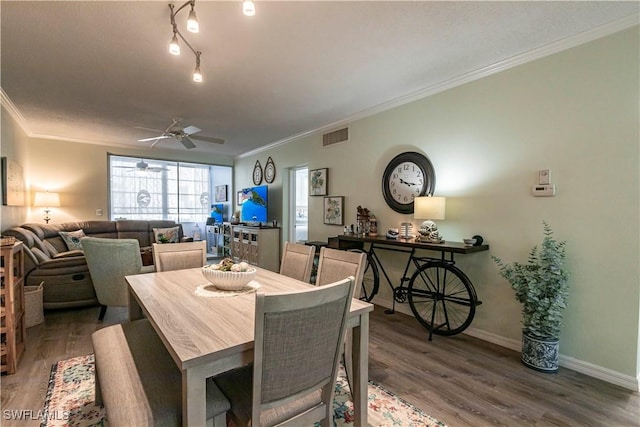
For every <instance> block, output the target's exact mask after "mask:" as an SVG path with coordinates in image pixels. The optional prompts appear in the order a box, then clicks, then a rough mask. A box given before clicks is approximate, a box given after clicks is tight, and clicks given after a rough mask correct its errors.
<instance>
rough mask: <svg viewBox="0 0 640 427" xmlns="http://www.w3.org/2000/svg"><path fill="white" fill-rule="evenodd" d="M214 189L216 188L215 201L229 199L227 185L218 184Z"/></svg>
mask: <svg viewBox="0 0 640 427" xmlns="http://www.w3.org/2000/svg"><path fill="white" fill-rule="evenodd" d="M214 189H215V201H216V202H226V201H227V186H226V185H216V186H215V188H214Z"/></svg>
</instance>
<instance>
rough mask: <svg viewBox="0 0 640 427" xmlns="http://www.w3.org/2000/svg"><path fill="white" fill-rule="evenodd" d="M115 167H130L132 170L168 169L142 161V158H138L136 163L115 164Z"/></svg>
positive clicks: (151, 170)
mask: <svg viewBox="0 0 640 427" xmlns="http://www.w3.org/2000/svg"><path fill="white" fill-rule="evenodd" d="M115 167H117V168H123V169H131V170H132V171H140V172H162V171H166V170H169V169H167V168H165V167H161V166H150V165H149V164H148V163H147V162H145V161H144V159H140V161H139V162H138V163H136V165H135V166H115Z"/></svg>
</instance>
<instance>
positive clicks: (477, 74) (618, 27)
mask: <svg viewBox="0 0 640 427" xmlns="http://www.w3.org/2000/svg"><path fill="white" fill-rule="evenodd" d="M639 24H640V14H638V13H634V14H632V15H629V16H626V17H624V18H621V19H617V20H615V21H612V22H609V23H607V24H604V25H601V26H599V27H596V28H592V29H590V30H586V31H583V32H581V33H578V34H575V35H573V36H569V37H566V38H564V39H561V40H558V41H555V42H553V43H549V44H547V45H544V46H541V47H538V48H535V49H532V50H530V51H528V52H525V53H522V54H518V55H515V56H512V57H510V58H507V59H504V60H502V61H498V62H496V63H495V64H491V65H488V66H486V67H482V68H479V69H477V70H474V71H471V72H468V73H465V74H462V75H460V76H458V77H454V78H452V79H448V80H445V81H443V82H440V83H436V84H434V85H431V86H428V87H426V88H423V89H420V90H418V91H415V92H412V93H409V94H407V95H404V96H401V97H398V98H395V99H392V100H390V101H387V102H383V103H382V104H378V105H376V106H373V107H371V108H368V109H366V110H363V111H361V112H359V113H356V114H354V115H352V116H349V117H347V118H345V119H341V120H338V121H336V122H333V123H329V124H327V125H325V126H321V127H318V128H315V129H311V130H308V131H305V132H301V133H298V134H295V135H292V136H289V137H286V138H283V139H280V140H278V141H274V142H272V143H270V144H267V145H265V146H263V147H260V148H256V149H255V150H251V151H248V152H246V153H243V154H240V155H238V156H236V157H235V158H236V159H242V158H244V157H249V156H253V155H255V154H259V153H262V152H264V151H268V150H271V149H273V148H276V147H279V146H282V145H285V144H288V143H290V142H294V141H296V140H299V139H302V138H305V137H307V136H310V135H315V134H321V133H325V132H327V131H329V130H332V129H334V128H336V127H339V126H345V125H347V124H348V123H350V122H354V121H356V120H360V119H364V118H366V117H369V116H373V115H375V114H378V113H381V112H383V111H387V110H391V109H393V108H396V107H400V106H402V105H405V104H408V103H411V102H414V101H417V100H419V99H422V98H426V97H428V96H431V95H435V94H437V93H440V92H444V91H445V90H449V89H453V88H454V87H457V86H461V85H463V84H465V83H469V82H472V81H475V80H479V79H482V78H484V77H488V76H491V75H493V74H496V73H499V72H502V71H505V70H509V69H511V68H514V67H517V66H519V65H522V64H526V63H527V62H531V61H535V60H537V59H541V58H544V57H546V56H549V55H553V54H555V53H558V52H562V51H564V50H567V49H571V48H573V47H577V46H580V45H582V44H585V43H589V42H591V41H594V40H597V39H600V38H603V37H606V36H608V35H611V34H614V33H617V32H620V31H623V30H626V29H628V28H631V27H634V26H636V25H639Z"/></svg>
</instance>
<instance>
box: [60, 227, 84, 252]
mask: <svg viewBox="0 0 640 427" xmlns="http://www.w3.org/2000/svg"><path fill="white" fill-rule="evenodd" d="M58 234H59V235H60V237H62V240H64V243H65V244H66V245H67V249H69V250H70V251H74V250H76V249H79V250H82V242H81V241H80V239H82V238H83V237H87V236H86V235H85V234H84V230H82V229H80V230H76V231H60V232H58Z"/></svg>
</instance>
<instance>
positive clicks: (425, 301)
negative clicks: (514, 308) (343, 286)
mask: <svg viewBox="0 0 640 427" xmlns="http://www.w3.org/2000/svg"><path fill="white" fill-rule="evenodd" d="M337 240H338V248H339V249H346V250H352V251H359V252H365V253H366V254H367V264H366V266H365V272H364V276H363V280H362V284H361V286H362V293H361V299H362V300H364V301H367V302H370V301H371V300H373V298H374V297H375V296H376V294H377V293H378V291H379V289H380V272H382V275H383V276H384V278H385V280H386V282H387V284H388V285H389V287H390V289H391V290H392V292H393V305H392V308H391V309H390V310H386V313H394V312H395V304H396V302H398V303H405V302H408V303H409V307H410V308H411V311H412V313H413V315H414V316H415V318H416V319H417V320H418V322H420V324H422V325H423V326H424V327H425V328H427V330H429V340H431V338H432V335H433V334H438V335H455V334H458V333H460V332H462V331H464V330H465V329H466V328H467V327H468V326H469V325H470V324H471V322H472V321H473V317H474V316H475V312H476V306H478V305H480V304H482V302H481V301H479V300H478V296H477V294H476V291H475V288H474V287H473V284H472V283H471V280H470V279H469V277H468V276H467V275H466V274H465V273H464V272H463V271H462V270H460V269H459V268H458V267H457V266H456V265H455V261H454V259H453V255H454V253H459V254H467V253H472V252H479V251H485V250H488V249H489V246H488V245H480V246H466V245H464V244H463V243H458V242H445V243H423V242H415V241H413V240H409V241H407V240H390V239H386V238H384V237H355V236H338V238H337ZM365 243H370V245H369V249H368V250H364V244H365ZM419 249H422V250H430V251H438V252H441V258H434V257H429V256H417V255H416V251H417V250H419ZM376 250H385V251H392V252H404V253H407V254H409V259H408V260H407V263H406V265H405V268H404V272H403V275H402V278H401V279H400V284H399V285H397V286H394V284H393V282H392V280H391V278H390V277H389V274H388V273H387V271H386V270H385V268H384V265H383V264H382V262H381V261H380V258H379V257H378V254H377V253H376ZM447 253H448V254H450V257H449V259H447V258H446V254H447ZM411 266H413V267H415V271H414V272H413V274H412V275H411V276H409V268H410V267H411ZM407 283H408V284H407ZM405 284H407V285H405Z"/></svg>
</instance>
